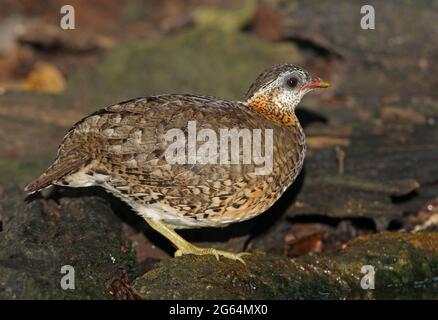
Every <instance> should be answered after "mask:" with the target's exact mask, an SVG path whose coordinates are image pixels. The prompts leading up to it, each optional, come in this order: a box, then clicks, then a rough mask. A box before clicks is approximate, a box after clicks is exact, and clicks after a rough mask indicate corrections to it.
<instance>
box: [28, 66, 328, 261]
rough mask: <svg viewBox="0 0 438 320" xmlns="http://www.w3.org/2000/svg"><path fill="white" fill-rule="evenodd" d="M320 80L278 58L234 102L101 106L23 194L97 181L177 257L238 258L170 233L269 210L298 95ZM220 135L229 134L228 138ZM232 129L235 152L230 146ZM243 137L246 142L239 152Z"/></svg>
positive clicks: (184, 97)
mask: <svg viewBox="0 0 438 320" xmlns="http://www.w3.org/2000/svg"><path fill="white" fill-rule="evenodd" d="M328 86H329V83H328V82H327V81H323V80H322V79H321V78H319V77H312V76H310V75H309V73H308V72H307V71H305V70H304V69H303V68H301V67H299V66H296V65H293V64H287V63H284V64H277V65H273V66H270V67H268V68H267V69H265V70H264V71H263V72H262V73H261V74H260V75H259V76H258V77H257V78H256V79H255V81H254V82H253V83H252V84H251V86H250V87H249V89H248V90H247V92H246V94H245V95H244V97H243V99H242V100H236V101H234V100H226V99H221V98H218V97H214V96H202V95H194V94H161V95H154V96H146V97H139V98H135V99H131V100H127V101H124V102H120V103H116V104H113V105H110V106H107V107H104V108H102V109H100V110H98V111H96V112H94V113H92V114H90V115H89V116H87V117H85V118H83V119H82V120H80V121H79V122H77V123H76V124H74V125H73V126H72V128H71V129H69V130H68V132H67V133H66V134H65V136H64V138H63V139H62V142H61V144H60V145H59V148H58V153H57V156H56V159H55V160H54V161H53V163H52V164H51V165H50V166H49V167H48V169H47V170H46V171H45V172H44V173H42V174H41V175H40V176H39V177H38V178H37V179H35V180H34V181H32V182H30V183H29V184H28V185H27V186H26V187H25V189H24V190H25V191H26V192H27V193H29V194H32V193H35V192H38V191H40V190H42V189H44V188H47V187H49V186H51V185H57V186H67V187H73V188H80V187H89V186H98V187H101V188H103V189H105V190H106V191H107V192H109V193H111V194H112V195H114V196H115V197H117V198H120V199H121V200H122V201H124V202H125V203H127V204H128V205H129V206H130V207H131V208H132V209H133V211H134V212H135V213H137V214H138V215H140V216H141V217H142V218H143V219H144V220H145V221H146V222H147V223H148V224H149V226H150V227H152V229H154V230H156V231H157V232H159V233H160V234H161V235H163V236H164V237H165V238H167V239H168V240H169V241H170V242H171V243H172V244H173V245H174V246H175V247H176V251H175V254H174V255H175V256H181V255H185V254H195V255H213V256H215V257H216V258H217V259H219V257H225V258H229V259H232V260H238V261H240V262H243V263H244V260H243V256H244V255H245V254H248V253H245V252H242V253H233V252H228V251H223V250H219V249H215V248H202V247H198V246H195V245H193V244H191V243H190V242H188V241H187V240H185V239H184V238H183V237H182V236H180V235H179V234H178V233H177V232H176V231H175V230H177V229H184V228H186V229H187V228H188V229H195V228H204V227H226V226H228V225H229V224H232V223H236V222H240V221H245V220H248V219H250V218H253V217H255V216H258V215H259V214H261V213H263V212H265V211H266V210H267V209H268V208H270V207H271V206H272V205H273V204H274V203H275V202H276V201H277V200H278V199H279V198H280V196H281V195H282V194H283V193H284V191H285V190H286V189H287V188H288V187H289V186H290V185H291V184H292V183H293V182H294V180H295V179H296V177H297V176H298V174H299V172H300V171H301V169H302V167H303V162H304V158H305V152H306V143H305V134H304V131H303V129H302V127H301V125H300V122H299V120H298V118H297V117H296V115H295V108H296V107H297V105H298V104H299V102H300V101H301V99H302V97H303V96H304V95H305V94H307V93H308V92H310V91H312V90H313V89H316V88H327V87H328ZM194 129H195V131H196V132H195V131H194ZM227 130H228V131H227ZM233 130H234V131H233ZM193 132H195V133H196V135H195V138H194V137H193ZM223 132H226V133H228V134H229V136H228V138H230V136H231V138H230V139H229V140H228V141H227V140H226V139H225V138H227V136H226V135H225V138H223V136H221V133H223ZM248 133H249V134H248ZM190 134H192V137H188V136H189V135H190ZM233 134H234V135H236V134H237V135H238V136H237V139H235V140H234V142H236V141H238V144H237V147H238V149H236V148H235V147H234V149H232V146H231V147H230V141H231V140H232V139H233ZM263 134H264V135H263ZM215 135H216V137H215ZM245 137H246V138H248V137H249V138H250V142H252V144H253V146H252V147H253V148H251V146H250V147H248V148H246V149H245V146H242V148H239V146H240V144H239V143H240V141H241V140H244V138H245ZM263 137H264V138H265V139H263ZM179 138H181V139H180V140H179V141H177V140H178V139H179ZM189 138H191V140H190V139H189ZM207 138H208V139H207ZM251 138H253V139H252V140H251ZM224 139H225V140H224ZM193 140H195V141H194V142H193ZM218 140H220V142H221V143H218ZM247 140H248V139H247ZM247 140H245V141H247ZM177 142H178V143H177ZM202 142H203V143H204V144H202ZM214 142H216V145H215V144H214ZM222 142H223V143H222ZM176 143H177V144H176ZM231 143H232V141H231ZM175 144H176V145H175ZM198 144H200V146H199V147H197V145H198ZM256 144H258V148H256V147H257V146H256ZM189 145H190V146H189ZM206 145H208V147H209V148H206V147H205V146H206ZM203 147H204V149H203V150H201V148H203ZM169 149H172V150H171V151H169ZM206 149H208V150H207V151H210V152H209V153H208V152H207V153H206V152H205V151H206ZM222 149H225V151H224V150H222ZM236 150H237V151H236ZM257 150H258V151H257ZM263 150H264V151H265V152H264V153H265V154H264V158H263V157H262V153H263V152H262V151H263ZM200 151H204V153H202V152H200ZM251 151H252V154H251ZM196 152H198V155H195V156H193V154H191V153H196ZM233 152H234V159H232V160H234V161H231V160H230V158H232V157H233V156H232V153H233ZM245 152H246V153H245ZM199 153H200V154H201V155H204V156H205V157H202V156H199ZM210 153H211V154H210ZM247 153H250V154H251V155H250V156H249V158H247V159H246V160H245V159H244V160H245V161H243V160H242V158H244V156H245V155H247ZM215 154H216V157H214V155H215ZM172 155H173V157H172ZM175 155H176V156H175ZM217 155H220V157H219V156H217ZM256 156H257V157H256ZM205 158H208V159H205ZM218 158H220V159H219V160H218ZM257 159H258V162H256V161H255V160H257ZM260 159H264V160H265V169H266V170H262V169H263V168H262V169H261V165H260V163H261V161H260ZM208 160H211V161H208ZM253 160H254V161H253ZM266 163H268V164H269V163H270V166H269V165H266ZM258 169H259V171H258V172H257V170H258Z"/></svg>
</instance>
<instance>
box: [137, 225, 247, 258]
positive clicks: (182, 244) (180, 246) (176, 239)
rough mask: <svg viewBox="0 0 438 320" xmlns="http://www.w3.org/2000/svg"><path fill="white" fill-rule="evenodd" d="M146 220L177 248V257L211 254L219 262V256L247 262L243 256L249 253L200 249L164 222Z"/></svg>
mask: <svg viewBox="0 0 438 320" xmlns="http://www.w3.org/2000/svg"><path fill="white" fill-rule="evenodd" d="M144 219H145V220H146V222H147V223H148V224H149V225H150V226H151V227H152V228H153V229H154V230H156V231H157V232H159V233H160V234H162V235H163V236H164V237H166V238H167V239H168V240H169V241H170V242H172V243H173V244H174V245H175V246H176V248H177V250H176V252H175V257H179V256H182V255H183V254H196V255H206V254H211V255H214V256H215V257H216V259H218V260H219V256H223V257H225V258H228V259H232V260H238V261H240V262H242V263H243V264H245V261H243V259H242V256H243V255H247V254H249V253H247V252H242V253H232V252H227V251H222V250H217V249H214V248H199V247H197V246H194V245H193V244H191V243H190V242H188V241H186V240H185V239H184V238H183V237H181V236H180V235H179V234H178V233H176V231H175V230H173V229H172V228H171V227H169V226H168V225H166V224H165V223H164V222H162V221H157V220H152V219H149V218H144Z"/></svg>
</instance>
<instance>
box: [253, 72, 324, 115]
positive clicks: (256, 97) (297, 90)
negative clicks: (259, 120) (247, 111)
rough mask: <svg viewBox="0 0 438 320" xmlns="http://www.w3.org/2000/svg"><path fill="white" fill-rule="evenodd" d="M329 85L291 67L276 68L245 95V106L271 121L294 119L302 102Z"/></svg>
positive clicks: (256, 81)
mask: <svg viewBox="0 0 438 320" xmlns="http://www.w3.org/2000/svg"><path fill="white" fill-rule="evenodd" d="M328 86H329V83H328V82H327V81H323V80H321V79H320V78H318V77H311V76H310V75H309V73H308V72H306V71H305V70H304V69H302V68H301V67H298V66H294V65H291V64H279V65H274V66H272V67H270V68H268V69H266V70H265V71H264V72H263V73H261V74H260V75H259V76H258V77H257V79H256V80H255V81H254V82H253V84H252V85H251V87H250V88H249V90H248V92H247V93H246V95H245V103H246V104H247V105H248V106H249V107H250V108H251V109H252V110H253V111H255V112H257V113H260V114H262V115H264V116H266V117H268V118H270V119H271V120H276V119H277V118H279V119H280V120H281V118H283V117H284V118H285V120H284V121H280V122H285V121H286V120H287V119H286V118H287V117H288V116H292V115H293V114H294V111H295V107H296V106H297V105H298V103H299V102H300V101H301V98H302V97H303V96H304V95H305V94H306V93H308V92H310V91H312V90H313V89H316V88H327V87H328Z"/></svg>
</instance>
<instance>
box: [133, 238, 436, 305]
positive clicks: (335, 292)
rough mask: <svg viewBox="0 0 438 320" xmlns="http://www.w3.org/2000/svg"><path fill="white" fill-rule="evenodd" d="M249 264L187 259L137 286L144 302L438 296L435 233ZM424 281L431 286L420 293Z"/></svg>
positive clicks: (260, 258)
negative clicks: (368, 281)
mask: <svg viewBox="0 0 438 320" xmlns="http://www.w3.org/2000/svg"><path fill="white" fill-rule="evenodd" d="M245 261H246V264H245V265H244V264H242V263H240V262H236V261H232V260H228V259H221V260H220V261H217V260H216V259H215V258H214V257H211V256H207V257H206V256H202V257H199V256H183V257H180V258H175V259H171V260H169V261H165V262H163V263H161V265H160V266H159V268H157V269H156V270H153V271H151V272H149V273H146V274H145V275H143V276H142V277H140V278H138V279H137V280H136V281H135V282H134V287H135V288H136V290H137V291H138V293H139V294H140V296H142V297H143V298H144V299H344V298H376V297H391V295H392V294H395V295H396V297H397V294H399V295H400V294H402V293H401V292H403V290H405V292H404V294H406V293H407V294H408V295H407V296H406V295H405V297H414V296H418V294H421V293H423V294H425V295H426V296H428V297H435V298H436V297H437V296H438V293H436V291H435V293H434V290H436V287H434V284H433V283H432V282H433V281H434V280H433V279H435V281H436V276H437V275H438V234H437V233H432V232H422V233H417V234H410V233H402V232H397V233H395V232H383V233H379V234H375V235H371V236H366V237H360V238H358V239H356V240H353V241H352V242H351V243H350V244H349V245H348V247H347V248H346V249H344V250H341V251H339V252H338V253H337V254H335V255H333V256H325V255H316V256H304V257H300V258H297V259H287V258H283V257H275V256H269V255H264V254H254V255H251V256H249V257H246V258H245ZM365 265H371V266H373V267H374V271H375V289H374V290H364V289H362V287H361V285H360V283H361V279H362V278H363V277H364V274H363V273H362V272H361V271H362V267H363V266H365ZM420 282H422V283H424V284H427V283H429V284H431V287H429V288H426V289H424V288H423V291H422V292H420V293H418V292H415V290H414V289H415V286H416V285H418V283H420ZM435 285H436V284H435ZM394 288H396V292H395V291H394ZM417 291H418V290H417ZM394 292H395V293H394ZM409 294H410V296H409Z"/></svg>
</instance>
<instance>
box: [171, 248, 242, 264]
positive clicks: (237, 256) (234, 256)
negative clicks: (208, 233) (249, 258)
mask: <svg viewBox="0 0 438 320" xmlns="http://www.w3.org/2000/svg"><path fill="white" fill-rule="evenodd" d="M183 254H196V255H198V256H203V255H213V256H215V257H216V259H218V260H219V257H220V256H222V257H225V258H228V259H231V260H237V261H239V262H242V263H243V264H245V261H244V260H243V258H242V256H245V255H249V254H250V253H249V252H241V253H233V252H227V251H222V250H218V249H214V248H199V247H196V246H194V245H192V244H190V245H188V246H184V248H181V247H180V248H178V250H177V251H176V252H175V257H180V256H182V255H183Z"/></svg>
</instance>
